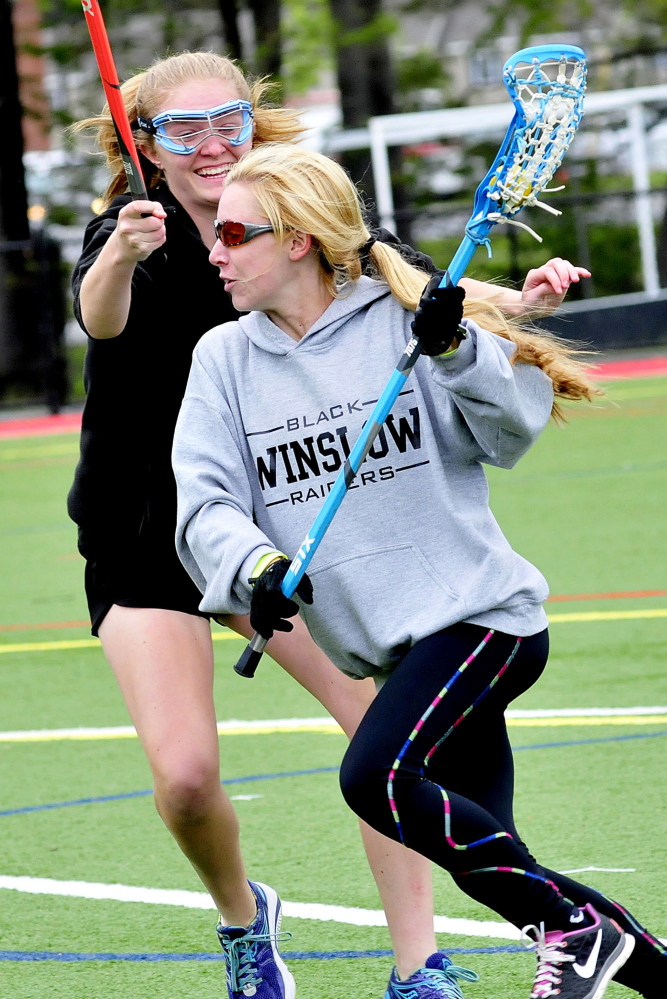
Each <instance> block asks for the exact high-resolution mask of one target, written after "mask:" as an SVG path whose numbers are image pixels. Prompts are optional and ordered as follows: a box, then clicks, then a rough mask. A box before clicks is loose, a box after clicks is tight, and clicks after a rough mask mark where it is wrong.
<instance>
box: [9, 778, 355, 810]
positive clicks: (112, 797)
mask: <svg viewBox="0 0 667 999" xmlns="http://www.w3.org/2000/svg"><path fill="white" fill-rule="evenodd" d="M338 770H339V767H315V768H313V769H312V770H286V771H283V772H282V773H279V774H253V775H252V776H250V777H230V778H229V780H223V781H221V783H222V784H224V785H225V786H227V785H228V784H250V783H251V782H252V781H255V780H276V779H277V778H278V777H305V776H307V775H308V774H328V773H338ZM152 793H153V790H152V788H149V789H148V790H147V791H126V792H124V793H123V794H104V795H102V796H100V797H98V798H74V799H73V800H72V801H54V802H52V803H51V804H48V805H28V806H27V807H25V808H7V809H5V810H4V811H1V812H0V818H2V817H3V816H5V815H25V814H27V813H28V812H47V811H50V810H51V809H53V808H71V807H72V805H98V804H101V803H102V802H105V801H124V800H125V799H127V798H147V797H148V796H149V795H151V794H152Z"/></svg>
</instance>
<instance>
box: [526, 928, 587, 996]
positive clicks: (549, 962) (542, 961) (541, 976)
mask: <svg viewBox="0 0 667 999" xmlns="http://www.w3.org/2000/svg"><path fill="white" fill-rule="evenodd" d="M531 934H532V935H531ZM521 942H522V944H523V945H524V947H527V948H528V950H534V951H535V954H536V956H537V974H536V975H535V981H534V982H533V991H532V992H531V993H530V999H548V997H549V996H557V995H560V988H558V986H559V985H560V983H561V981H562V974H561V969H560V968H559V965H561V964H564V963H566V962H567V961H575V960H576V957H575V955H574V954H565V953H563V948H564V947H565V946H566V945H565V943H564V941H563V940H553V941H548V940H547V938H546V933H545V932H544V923H540V925H539V928H538V927H537V926H524V928H523V929H522V930H521Z"/></svg>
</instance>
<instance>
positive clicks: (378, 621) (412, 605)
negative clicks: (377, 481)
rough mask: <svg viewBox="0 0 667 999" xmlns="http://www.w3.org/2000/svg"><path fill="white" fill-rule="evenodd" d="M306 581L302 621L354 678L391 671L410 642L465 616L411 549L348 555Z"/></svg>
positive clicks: (459, 604) (389, 547) (450, 591)
mask: <svg viewBox="0 0 667 999" xmlns="http://www.w3.org/2000/svg"><path fill="white" fill-rule="evenodd" d="M310 576H311V579H312V580H313V588H314V598H315V599H314V603H313V605H312V607H303V608H302V614H303V616H304V618H305V621H306V623H307V625H308V627H309V629H310V631H311V634H312V635H313V638H314V639H315V641H316V642H317V643H318V645H320V646H321V647H322V648H323V649H324V651H325V652H328V654H329V655H330V656H331V657H332V658H333V660H334V661H335V662H336V663H337V665H339V666H340V667H341V668H343V669H344V670H345V672H349V673H351V674H352V675H354V676H367V675H369V673H372V672H376V671H377V670H387V669H391V668H392V667H393V666H395V665H396V664H397V663H398V662H400V660H401V659H402V658H403V657H404V656H405V655H406V653H407V652H408V651H409V650H410V648H411V647H412V646H413V645H414V644H415V642H418V641H419V640H420V639H422V638H424V637H426V635H430V634H432V633H433V632H434V631H437V630H438V629H439V628H442V627H444V626H446V625H445V622H447V623H453V622H454V621H456V620H461V618H462V617H464V616H465V604H464V602H463V600H462V599H461V598H460V597H459V595H458V594H457V593H455V592H454V590H453V589H452V588H451V586H450V585H449V583H448V582H447V581H446V580H445V579H443V578H442V576H441V575H440V574H439V573H438V572H437V571H436V570H435V569H434V567H433V566H432V565H431V564H430V562H429V561H428V560H427V559H426V558H425V557H424V555H423V554H422V552H421V551H420V550H419V548H418V547H417V546H416V545H415V544H412V543H407V544H400V545H387V546H384V547H382V548H373V549H370V550H368V551H364V552H356V553H354V554H352V555H347V556H345V557H343V558H339V559H335V560H333V561H331V562H327V563H326V564H325V565H322V566H318V567H317V568H316V569H314V570H312V571H311V572H310ZM369 667H370V668H369Z"/></svg>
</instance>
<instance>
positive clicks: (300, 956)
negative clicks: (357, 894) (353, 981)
mask: <svg viewBox="0 0 667 999" xmlns="http://www.w3.org/2000/svg"><path fill="white" fill-rule="evenodd" d="M525 949H526V948H525V947H516V946H508V947H447V948H446V950H447V953H448V954H521V953H525ZM282 956H283V957H284V958H285V959H286V960H287V961H335V960H341V959H342V960H351V959H352V958H359V957H366V958H368V957H393V951H391V950H330V951H326V950H324V951H322V950H311V951H302V950H295V951H287V952H286V953H284V954H283V955H282ZM222 960H223V954H222V951H221V952H220V953H216V954H78V953H71V952H70V953H68V952H66V951H62V952H57V951H52V950H0V961H60V962H62V963H72V962H76V961H138V962H143V963H144V964H146V963H153V962H156V961H222Z"/></svg>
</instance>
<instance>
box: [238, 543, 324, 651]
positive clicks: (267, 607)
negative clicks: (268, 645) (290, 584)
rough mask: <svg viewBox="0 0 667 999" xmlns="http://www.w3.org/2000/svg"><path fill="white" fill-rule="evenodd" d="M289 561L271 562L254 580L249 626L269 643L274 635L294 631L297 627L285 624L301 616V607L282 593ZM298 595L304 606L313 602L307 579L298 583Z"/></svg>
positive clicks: (304, 577)
mask: <svg viewBox="0 0 667 999" xmlns="http://www.w3.org/2000/svg"><path fill="white" fill-rule="evenodd" d="M290 564H291V563H290V560H289V559H288V558H281V559H277V560H276V561H275V562H272V563H271V565H269V566H268V567H267V568H266V569H264V571H263V572H261V573H260V574H259V576H257V577H256V579H254V580H250V582H251V583H254V587H253V591H252V600H251V601H250V624H251V625H252V628H253V630H254V631H256V632H258V633H259V634H260V635H261V636H262V638H265V639H266V640H267V641H268V640H269V638H272V637H273V632H274V631H292V629H293V627H294V625H293V624H290V622H289V621H285V620H284V618H286V617H294V615H295V614H297V613H298V611H299V608H298V605H297V604H296V603H295V602H294V600H290V598H289V597H286V596H285V594H284V593H283V591H282V589H281V586H282V582H283V579H284V578H285V575H286V573H287V570H288V569H289V567H290ZM296 592H297V595H298V596H299V597H300V598H301V600H303V602H304V604H312V602H313V584H312V583H311V581H310V579H309V578H308V576H307V575H304V576H303V578H302V579H301V580H300V581H299V585H298V586H297V588H296Z"/></svg>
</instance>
